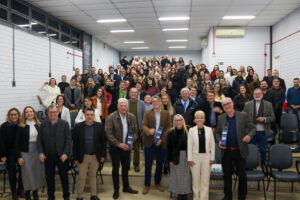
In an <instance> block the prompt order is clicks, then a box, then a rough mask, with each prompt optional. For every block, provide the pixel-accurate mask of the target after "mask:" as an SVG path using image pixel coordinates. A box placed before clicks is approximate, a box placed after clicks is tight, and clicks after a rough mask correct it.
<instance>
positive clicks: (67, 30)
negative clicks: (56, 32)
mask: <svg viewBox="0 0 300 200" xmlns="http://www.w3.org/2000/svg"><path fill="white" fill-rule="evenodd" d="M60 30H61V31H62V32H64V33H66V34H68V35H69V34H70V28H68V27H66V26H64V25H60Z"/></svg>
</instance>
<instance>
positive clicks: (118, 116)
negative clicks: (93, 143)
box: [105, 98, 138, 199]
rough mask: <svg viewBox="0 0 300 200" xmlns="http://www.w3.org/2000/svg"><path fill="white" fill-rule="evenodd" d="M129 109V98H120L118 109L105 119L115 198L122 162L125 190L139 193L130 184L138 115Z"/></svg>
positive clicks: (115, 197) (117, 192)
mask: <svg viewBox="0 0 300 200" xmlns="http://www.w3.org/2000/svg"><path fill="white" fill-rule="evenodd" d="M127 111H128V100H127V99H125V98H120V99H119V100H118V110H117V111H115V112H113V113H111V114H110V115H109V116H108V117H107V118H106V121H105V132H106V137H107V140H108V141H109V144H110V145H109V154H110V157H111V160H112V168H113V169H112V178H113V184H114V194H113V198H114V199H117V198H119V188H120V186H119V168H120V163H121V164H122V182H123V192H127V193H131V194H137V193H138V191H136V190H133V189H132V188H131V187H130V186H129V181H128V171H129V169H130V151H131V148H132V147H133V144H132V143H134V142H135V140H136V139H137V133H138V127H137V120H136V117H135V116H134V115H133V114H132V113H130V112H127Z"/></svg>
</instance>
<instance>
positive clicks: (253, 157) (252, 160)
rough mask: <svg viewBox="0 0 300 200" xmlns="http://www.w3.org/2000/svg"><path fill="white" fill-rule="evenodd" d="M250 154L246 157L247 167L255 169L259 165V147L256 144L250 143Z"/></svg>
mask: <svg viewBox="0 0 300 200" xmlns="http://www.w3.org/2000/svg"><path fill="white" fill-rule="evenodd" d="M248 148H249V154H248V156H247V158H246V168H248V169H255V168H256V167H257V166H258V158H259V154H258V148H257V146H256V145H254V144H248Z"/></svg>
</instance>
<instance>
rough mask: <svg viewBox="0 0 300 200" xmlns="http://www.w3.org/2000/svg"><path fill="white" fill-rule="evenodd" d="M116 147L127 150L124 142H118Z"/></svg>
mask: <svg viewBox="0 0 300 200" xmlns="http://www.w3.org/2000/svg"><path fill="white" fill-rule="evenodd" d="M117 147H119V148H120V149H123V151H128V150H129V148H128V145H127V144H125V143H119V144H118V145H117Z"/></svg>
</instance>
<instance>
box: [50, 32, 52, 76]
mask: <svg viewBox="0 0 300 200" xmlns="http://www.w3.org/2000/svg"><path fill="white" fill-rule="evenodd" d="M51 66H52V63H51V37H49V77H51Z"/></svg>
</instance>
